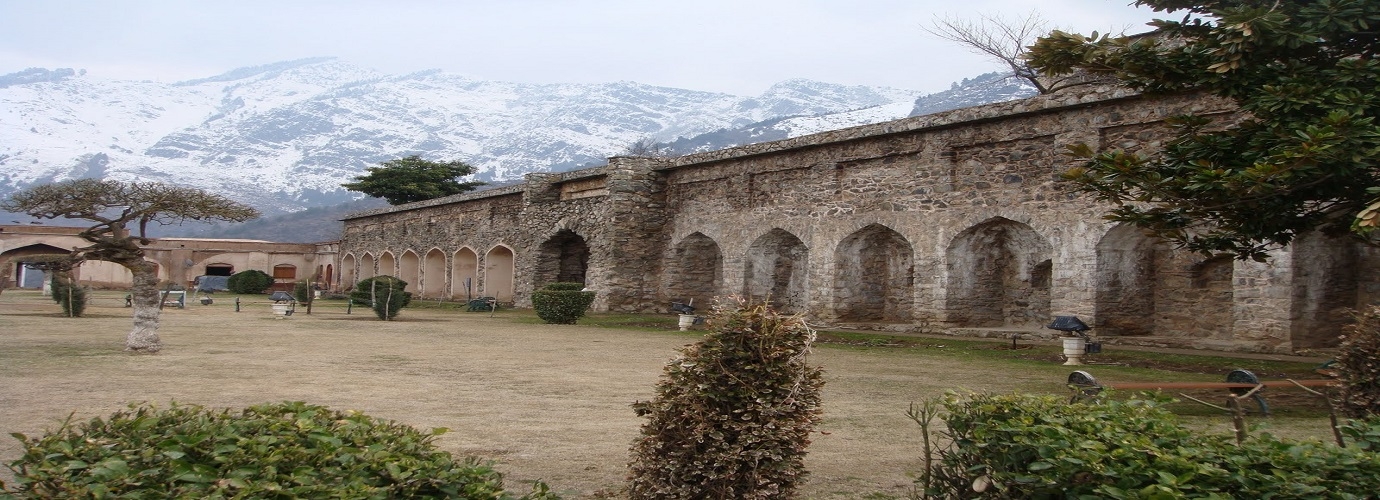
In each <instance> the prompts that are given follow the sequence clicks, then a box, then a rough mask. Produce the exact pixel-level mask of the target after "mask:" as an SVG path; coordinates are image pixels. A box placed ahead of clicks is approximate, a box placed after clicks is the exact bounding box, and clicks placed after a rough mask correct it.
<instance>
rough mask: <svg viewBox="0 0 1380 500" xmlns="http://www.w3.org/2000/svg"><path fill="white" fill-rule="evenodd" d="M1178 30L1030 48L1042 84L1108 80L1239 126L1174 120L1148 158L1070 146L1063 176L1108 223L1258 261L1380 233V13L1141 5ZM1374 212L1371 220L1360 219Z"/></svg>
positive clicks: (1356, 5) (1261, 5) (1354, 0)
mask: <svg viewBox="0 0 1380 500" xmlns="http://www.w3.org/2000/svg"><path fill="white" fill-rule="evenodd" d="M1136 4H1137V5H1142V6H1150V7H1152V8H1154V10H1156V11H1159V12H1183V13H1185V14H1186V15H1185V16H1184V17H1183V20H1181V21H1163V20H1161V21H1155V22H1153V23H1151V24H1152V25H1153V26H1156V27H1157V28H1158V32H1157V33H1156V34H1155V35H1154V36H1140V37H1133V38H1128V37H1107V36H1096V34H1094V36H1084V35H1078V34H1073V33H1064V32H1058V31H1056V32H1054V33H1052V34H1050V35H1049V36H1047V37H1044V38H1041V39H1040V40H1039V42H1037V43H1036V44H1035V45H1034V46H1033V47H1032V48H1031V53H1030V56H1031V59H1030V60H1031V63H1032V66H1033V67H1034V68H1036V69H1038V70H1039V71H1041V72H1044V73H1049V74H1071V73H1074V72H1078V71H1085V72H1092V73H1097V74H1103V75H1112V76H1115V77H1117V78H1118V79H1120V80H1121V81H1122V82H1124V83H1125V84H1126V85H1128V86H1130V87H1131V88H1134V89H1137V90H1141V91H1144V92H1147V93H1174V92H1198V93H1203V94H1208V95H1215V96H1218V97H1220V98H1224V99H1229V100H1231V101H1232V102H1233V103H1235V104H1236V106H1237V107H1238V109H1239V110H1240V111H1241V112H1242V113H1241V115H1242V116H1241V119H1240V120H1236V121H1232V122H1227V123H1222V122H1221V120H1214V119H1213V117H1211V116H1201V115H1199V116H1182V117H1176V118H1174V119H1172V120H1170V122H1169V123H1170V125H1172V126H1173V127H1174V132H1175V135H1174V136H1173V137H1172V139H1171V140H1169V141H1166V144H1165V146H1164V148H1162V150H1160V151H1156V152H1150V153H1146V154H1138V153H1128V152H1125V151H1120V150H1106V151H1098V150H1095V149H1094V148H1093V147H1091V146H1088V145H1077V146H1075V147H1074V149H1073V150H1072V152H1073V153H1074V154H1075V155H1076V156H1078V157H1081V158H1083V159H1085V160H1086V161H1085V162H1084V163H1083V164H1082V165H1081V166H1079V167H1077V168H1074V169H1072V170H1071V171H1069V172H1067V174H1066V177H1067V178H1068V179H1070V180H1072V181H1074V183H1075V184H1076V185H1077V186H1078V187H1079V188H1080V189H1081V190H1083V191H1085V192H1088V193H1091V194H1092V195H1093V196H1095V197H1096V198H1097V199H1099V200H1102V201H1106V202H1110V203H1112V204H1115V205H1117V208H1116V209H1115V210H1114V211H1113V213H1112V215H1111V216H1110V217H1109V218H1110V219H1112V220H1115V221H1120V222H1129V223H1132V224H1135V225H1137V226H1140V227H1142V228H1145V229H1147V230H1150V231H1152V232H1154V233H1155V234H1157V235H1159V236H1161V237H1164V238H1166V239H1168V240H1171V241H1174V242H1176V243H1178V244H1180V245H1182V246H1185V247H1187V248H1189V249H1192V250H1196V251H1200V252H1203V253H1216V252H1224V253H1230V254H1235V255H1236V256H1238V257H1240V258H1250V259H1255V260H1265V259H1266V258H1267V256H1268V255H1267V252H1268V250H1270V249H1271V248H1275V247H1279V246H1283V245H1286V244H1288V243H1289V242H1290V241H1292V240H1293V238H1294V237H1295V236H1296V235H1298V234H1299V233H1302V232H1305V231H1312V230H1321V231H1323V232H1324V233H1327V234H1334V235H1341V234H1346V233H1347V232H1348V231H1349V230H1355V231H1356V232H1358V233H1362V234H1371V235H1374V234H1375V231H1374V229H1375V228H1376V227H1377V226H1380V217H1377V212H1378V211H1380V210H1377V209H1380V204H1377V202H1376V200H1377V198H1378V197H1380V121H1377V120H1380V93H1378V92H1376V89H1380V58H1378V56H1380V29H1377V28H1378V27H1380V2H1376V1H1375V0H1330V1H1326V2H1315V1H1307V2H1303V1H1276V2H1260V1H1254V0H1139V1H1137V2H1136ZM1368 209H1369V210H1368Z"/></svg>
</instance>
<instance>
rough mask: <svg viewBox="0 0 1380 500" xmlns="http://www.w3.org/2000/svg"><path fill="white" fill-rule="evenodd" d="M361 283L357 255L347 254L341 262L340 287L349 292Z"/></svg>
mask: <svg viewBox="0 0 1380 500" xmlns="http://www.w3.org/2000/svg"><path fill="white" fill-rule="evenodd" d="M355 283H359V262H358V260H357V259H355V254H352V253H347V254H345V258H344V259H341V260H340V287H341V289H343V290H348V289H350V288H351V287H353V286H354V284H355Z"/></svg>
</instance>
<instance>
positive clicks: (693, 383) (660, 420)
mask: <svg viewBox="0 0 1380 500" xmlns="http://www.w3.org/2000/svg"><path fill="white" fill-rule="evenodd" d="M708 324H709V327H710V332H709V333H708V334H707V335H706V336H705V337H704V339H703V340H701V341H700V342H698V343H696V344H693V345H689V346H686V347H684V348H682V350H681V352H680V356H679V357H678V358H677V359H675V360H672V361H671V362H670V363H669V364H667V365H666V368H665V371H664V372H663V374H662V376H661V381H660V382H658V383H657V387H656V397H655V398H654V399H653V400H652V401H645V402H638V403H635V404H634V405H633V409H634V410H635V411H636V412H637V414H638V415H640V416H645V417H647V418H648V420H647V422H646V423H645V424H643V425H642V431H641V437H640V438H639V439H638V440H637V441H636V442H635V443H634V444H633V447H632V461H631V464H630V465H629V469H630V474H629V486H628V492H629V496H630V498H632V499H639V500H640V499H664V498H684V499H690V498H734V499H776V498H791V497H793V496H794V495H795V493H796V489H797V487H798V486H799V485H800V484H801V483H802V482H803V481H804V478H805V476H806V471H805V467H804V463H803V459H804V457H805V453H806V447H807V446H808V445H809V444H810V439H809V434H810V432H811V430H812V429H813V428H814V426H815V424H817V423H818V422H819V418H820V417H819V415H820V388H821V387H823V385H824V379H823V376H822V372H821V371H820V369H819V368H817V367H813V366H810V365H809V364H807V363H806V356H807V354H808V353H809V352H810V347H811V345H812V344H813V343H814V339H815V332H814V331H813V330H811V329H809V328H808V327H806V325H805V323H804V322H803V321H802V320H801V319H800V318H799V317H797V316H783V315H781V314H779V313H777V312H776V311H773V310H772V309H771V308H770V307H769V306H767V305H765V304H760V305H752V306H748V307H744V306H742V305H739V304H734V305H733V306H732V307H729V306H716V307H715V308H714V309H713V311H712V312H711V314H710V318H709V321H708Z"/></svg>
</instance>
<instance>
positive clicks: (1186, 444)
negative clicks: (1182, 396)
mask: <svg viewBox="0 0 1380 500" xmlns="http://www.w3.org/2000/svg"><path fill="white" fill-rule="evenodd" d="M1163 403H1164V401H1157V400H1137V399H1132V400H1129V401H1116V400H1112V399H1110V398H1108V399H1104V400H1101V401H1098V402H1096V403H1091V404H1068V403H1067V402H1066V401H1065V400H1064V399H1063V398H1059V397H1054V396H1029V395H972V396H969V397H966V398H957V397H950V399H949V400H948V401H947V403H946V405H945V406H946V409H947V411H948V415H947V416H946V417H945V418H944V420H945V422H946V424H947V426H948V429H949V431H948V432H949V434H950V437H951V438H952V439H953V445H952V447H951V448H949V449H947V450H942V451H941V452H940V459H939V461H938V463H937V464H935V466H934V469H933V470H932V471H931V475H930V476H929V477H930V479H931V481H932V482H931V484H930V491H928V492H927V494H929V495H933V496H937V497H942V498H1368V495H1372V494H1374V492H1376V491H1380V455H1377V454H1375V453H1374V452H1372V451H1365V450H1361V449H1358V448H1357V447H1348V448H1339V447H1337V446H1335V445H1332V444H1328V443H1323V442H1319V441H1307V442H1289V441H1284V440H1280V439H1276V438H1274V437H1272V436H1269V435H1261V436H1259V437H1254V438H1251V439H1248V440H1247V441H1246V442H1245V443H1243V444H1242V445H1241V446H1239V447H1238V446H1237V445H1236V444H1235V441H1234V439H1233V438H1231V437H1228V436H1222V435H1212V434H1205V433H1203V432H1202V431H1194V430H1190V429H1188V428H1185V427H1184V426H1183V425H1182V424H1180V423H1179V422H1178V421H1177V418H1176V417H1175V416H1174V415H1173V414H1171V413H1169V412H1168V411H1167V410H1165V409H1163V407H1162V405H1163Z"/></svg>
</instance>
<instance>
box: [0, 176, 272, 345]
mask: <svg viewBox="0 0 1380 500" xmlns="http://www.w3.org/2000/svg"><path fill="white" fill-rule="evenodd" d="M0 209H3V210H7V211H11V212H19V213H25V214H28V215H30V216H33V217H38V218H40V219H56V218H59V217H62V218H66V219H81V220H86V221H90V222H92V223H93V224H92V225H91V226H90V227H87V228H86V229H85V230H83V231H82V232H81V233H78V236H80V237H81V238H82V239H84V240H86V241H88V242H90V243H91V244H90V245H87V246H85V247H80V248H75V249H73V250H72V253H71V258H72V259H73V260H74V261H82V260H103V261H106V262H113V263H115V264H119V265H120V266H123V267H124V268H125V269H129V271H130V273H131V274H133V276H134V280H133V281H134V284H133V288H132V290H131V295H133V306H134V328H133V329H132V330H130V332H129V335H127V336H126V337H125V349H126V350H128V351H133V352H136V353H154V352H158V351H159V350H161V349H162V348H163V343H162V341H161V340H160V339H159V338H158V319H159V313H160V311H159V309H158V302H159V296H158V266H157V264H155V263H153V262H150V261H148V260H145V259H144V249H143V246H142V245H147V244H149V242H150V239H149V238H148V236H147V234H148V227H149V224H159V225H169V224H180V223H182V222H185V221H189V220H197V221H228V222H243V221H246V220H250V219H253V218H255V217H258V216H259V211H258V210H255V209H254V208H252V207H249V206H245V205H242V204H239V203H236V202H234V201H231V200H229V199H228V198H225V197H222V196H220V195H216V194H211V193H207V192H205V191H202V190H200V189H194V188H186V187H177V186H169V185H165V184H160V183H156V182H130V183H125V182H120V181H114V180H99V179H77V180H71V181H63V182H58V183H53V184H45V185H42V186H35V187H32V188H29V189H26V190H23V191H20V192H17V193H14V194H13V195H11V196H10V198H9V199H7V200H5V201H4V202H0Z"/></svg>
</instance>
